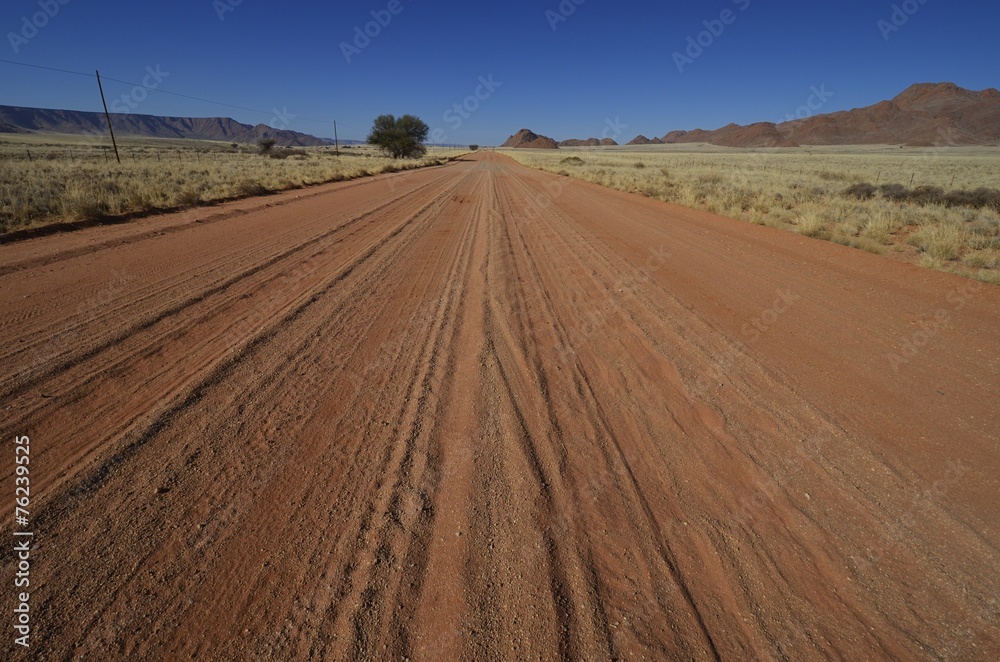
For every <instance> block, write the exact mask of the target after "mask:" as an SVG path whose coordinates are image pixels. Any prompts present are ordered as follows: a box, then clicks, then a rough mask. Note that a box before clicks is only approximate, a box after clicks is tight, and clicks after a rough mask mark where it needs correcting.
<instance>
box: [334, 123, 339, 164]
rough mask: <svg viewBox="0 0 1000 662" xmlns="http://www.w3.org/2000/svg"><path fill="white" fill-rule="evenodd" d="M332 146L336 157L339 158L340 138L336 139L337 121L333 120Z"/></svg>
mask: <svg viewBox="0 0 1000 662" xmlns="http://www.w3.org/2000/svg"><path fill="white" fill-rule="evenodd" d="M333 145H334V149H335V150H336V152H337V156H340V138H338V137H337V120H333Z"/></svg>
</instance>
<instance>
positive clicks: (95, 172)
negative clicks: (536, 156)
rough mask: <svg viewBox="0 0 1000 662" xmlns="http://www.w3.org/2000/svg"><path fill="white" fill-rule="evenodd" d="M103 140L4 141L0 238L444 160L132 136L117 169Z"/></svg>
mask: <svg viewBox="0 0 1000 662" xmlns="http://www.w3.org/2000/svg"><path fill="white" fill-rule="evenodd" d="M105 142H106V141H103V140H94V139H88V138H86V137H73V136H52V135H28V136H4V137H2V138H0V232H8V231H11V230H17V229H20V228H27V227H32V226H37V225H43V224H46V223H52V222H58V221H67V220H81V219H92V218H102V217H106V216H117V215H121V214H128V213H133V212H144V211H149V210H155V209H172V208H176V207H181V206H187V205H196V204H205V203H211V202H217V201H220V200H228V199H232V198H238V197H246V196H249V195H262V194H264V193H267V192H270V191H280V190H285V189H290V188H298V187H302V186H309V185H312V184H320V183H324V182H332V181H340V180H346V179H353V178H356V177H363V176H366V175H372V174H379V173H383V172H395V171H397V170H403V169H409V168H416V167H421V166H425V165H436V164H440V163H444V162H445V161H447V160H448V159H449V158H451V157H453V156H455V155H457V154H458V153H459V152H458V151H454V150H447V151H446V150H440V149H438V150H435V151H434V152H432V153H430V154H428V155H427V156H426V157H425V158H423V159H421V160H419V161H410V160H407V161H394V160H393V159H391V158H387V157H385V156H382V155H380V154H379V153H378V152H377V151H376V150H374V149H372V148H370V147H368V146H351V147H348V148H341V150H340V154H341V155H340V156H339V157H338V156H337V155H336V154H335V153H334V149H333V148H332V147H330V148H326V147H321V148H304V149H293V150H286V149H281V148H275V149H274V152H275V156H276V157H278V158H272V157H271V156H264V155H261V154H260V153H259V150H258V149H257V148H256V147H255V146H250V145H242V146H239V145H233V144H230V143H218V142H208V141H182V140H152V139H126V140H124V141H121V142H120V144H119V148H120V152H121V156H122V162H121V164H118V163H116V162H115V159H114V154H113V153H112V152H111V151H110V146H109V145H107V144H105Z"/></svg>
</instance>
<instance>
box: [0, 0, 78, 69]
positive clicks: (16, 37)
mask: <svg viewBox="0 0 1000 662" xmlns="http://www.w3.org/2000/svg"><path fill="white" fill-rule="evenodd" d="M70 2H72V0H38V4H37V7H38V11H36V12H34V13H32V14H30V15H28V14H26V15H24V16H22V17H21V25H20V28H19V29H18V30H17V31H16V32H8V33H7V41H8V42H10V47H11V50H13V51H14V54H15V55H17V54H18V53H20V52H21V49H22V48H24V47H25V46H27V45H28V42H30V41H31V40H32V39H34V38H35V37H37V36H38V35H39V33H40V32H41V31H42V30H44V29H45V28H46V26H48V24H49V22H50V21H52V20H53V19H54V18H55V17H56V16H58V15H59V12H61V11H62V8H63V7H65V6H66V5H68V4H69V3H70Z"/></svg>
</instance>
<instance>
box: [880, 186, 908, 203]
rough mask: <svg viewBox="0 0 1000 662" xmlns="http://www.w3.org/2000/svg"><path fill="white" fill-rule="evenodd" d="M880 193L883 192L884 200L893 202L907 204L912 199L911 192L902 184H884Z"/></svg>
mask: <svg viewBox="0 0 1000 662" xmlns="http://www.w3.org/2000/svg"><path fill="white" fill-rule="evenodd" d="M879 191H881V192H882V197H883V198H885V199H886V200H892V201H893V202H906V201H907V200H908V199H909V197H910V193H909V191H907V190H906V187H905V186H903V185H902V184H882V186H880V187H879Z"/></svg>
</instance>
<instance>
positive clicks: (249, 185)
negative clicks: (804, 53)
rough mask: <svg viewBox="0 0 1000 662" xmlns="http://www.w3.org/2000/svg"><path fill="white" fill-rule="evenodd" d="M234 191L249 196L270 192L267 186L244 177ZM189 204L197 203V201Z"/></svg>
mask: <svg viewBox="0 0 1000 662" xmlns="http://www.w3.org/2000/svg"><path fill="white" fill-rule="evenodd" d="M236 193H237V194H238V195H243V196H247V197H250V196H255V195H266V194H268V193H270V191H268V190H267V187H266V186H264V185H263V184H261V183H260V182H258V181H254V180H252V179H244V180H243V181H242V182H240V183H239V184H237V185H236ZM191 204H197V202H195V203H191Z"/></svg>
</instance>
